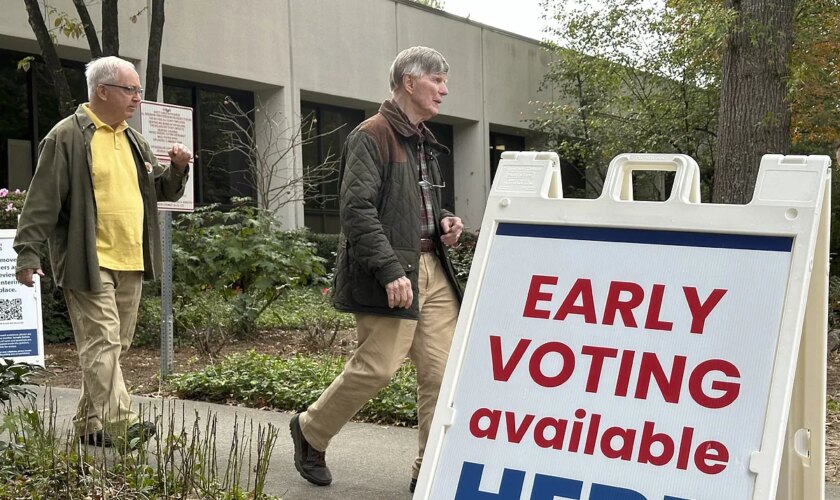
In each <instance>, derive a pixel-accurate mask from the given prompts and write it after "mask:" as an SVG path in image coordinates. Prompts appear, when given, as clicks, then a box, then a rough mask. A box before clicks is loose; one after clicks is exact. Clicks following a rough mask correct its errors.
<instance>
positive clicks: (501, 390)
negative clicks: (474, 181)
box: [415, 153, 831, 500]
mask: <svg viewBox="0 0 840 500" xmlns="http://www.w3.org/2000/svg"><path fill="white" fill-rule="evenodd" d="M830 163H831V162H830V159H829V158H828V157H826V156H807V157H806V156H780V155H767V156H765V157H764V158H763V159H762V161H761V167H760V171H759V175H758V180H757V183H756V188H755V194H754V197H753V200H752V202H751V203H749V204H747V205H717V204H706V203H700V181H699V170H698V168H697V164H696V163H695V162H694V160H692V159H691V158H689V157H687V156H684V155H647V154H645V155H642V154H625V155H621V156H618V157H616V158H615V159H614V160H613V161H612V163H611V164H610V167H609V170H608V173H607V178H606V181H605V187H604V191H603V193H602V195H601V196H600V198H598V199H596V200H583V199H564V198H563V196H562V189H561V188H560V171H559V161H558V158H557V156H556V155H554V154H553V153H505V154H504V155H503V156H502V161H501V163H500V165H499V170H498V174H497V177H496V179H495V182H494V183H493V188H492V190H491V192H490V197H489V200H488V203H487V211H486V213H485V216H484V220H483V224H482V227H481V233H480V237H479V241H478V246H477V249H476V254H475V258H474V262H473V266H472V271H471V274H470V280H469V283H468V285H467V290H466V296H465V299H464V303H463V305H462V308H461V313H460V317H459V320H458V326H457V329H456V333H455V339H454V341H453V345H452V349H451V353H450V358H449V364H448V365H447V367H446V373H445V376H444V380H443V387H442V389H441V393H440V398H439V400H438V406H437V409H436V412H435V417H434V422H433V424H432V431H431V435H430V437H429V441H428V444H427V448H426V454H425V458H424V461H423V468H422V470H421V475H420V478H419V482H418V488H417V493H416V494H415V498H420V499H433V500H447V499H455V500H467V499H469V500H490V499H504V500H520V499H521V500H527V499H530V500H553V499H555V498H562V499H588V500H689V499H690V500H720V499H726V500H771V499H788V500H814V499H822V498H823V497H824V483H823V481H824V465H823V461H824V449H825V433H824V423H825V357H826V353H825V342H826V341H825V335H826V318H827V289H828V227H829V199H830V196H829V189H830ZM638 170H670V171H674V172H675V174H674V180H673V188H672V191H671V194H670V197H669V198H668V199H667V201H664V202H651V201H634V200H633V192H632V177H633V173H634V172H635V171H638Z"/></svg>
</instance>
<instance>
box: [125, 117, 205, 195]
mask: <svg viewBox="0 0 840 500" xmlns="http://www.w3.org/2000/svg"><path fill="white" fill-rule="evenodd" d="M192 111H193V110H192V108H187V107H184V106H175V105H174V104H164V103H161V102H154V101H143V102H142V103H141V104H140V112H139V113H135V115H134V116H133V117H132V119H131V120H129V123H130V124H131V126H132V127H134V128H136V129H137V130H139V131H140V133H141V134H143V137H145V138H146V140H147V141H149V145H150V146H151V147H152V153H154V155H155V157H156V158H157V160H158V161H159V162H160V163H161V164H163V165H168V164H169V150H170V149H171V148H172V145H173V144H174V143H176V142H180V143H181V144H184V145H185V146H187V147H188V148H190V151H193V152H194V151H195V148H194V147H193V114H192ZM138 115H139V117H138ZM193 179H195V175H194V172H193V162H192V161H190V177H189V179H188V180H187V186H186V188H185V189H184V196H182V197H181V199H180V200H178V201H160V202H158V210H170V211H173V212H191V211H193V210H194V208H195V201H194V194H193V193H194V188H193Z"/></svg>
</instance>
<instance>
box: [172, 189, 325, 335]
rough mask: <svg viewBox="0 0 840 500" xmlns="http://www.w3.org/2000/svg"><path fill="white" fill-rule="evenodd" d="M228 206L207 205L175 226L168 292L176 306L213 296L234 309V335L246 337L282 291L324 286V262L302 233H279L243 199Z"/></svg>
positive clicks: (274, 224) (266, 216)
mask: <svg viewBox="0 0 840 500" xmlns="http://www.w3.org/2000/svg"><path fill="white" fill-rule="evenodd" d="M232 201H233V208H232V209H231V210H230V211H228V212H223V211H220V210H219V206H218V205H210V206H207V207H200V208H198V209H196V211H195V212H193V213H190V214H185V215H182V216H181V217H179V218H178V219H177V220H176V221H175V222H174V226H175V228H174V231H173V238H172V255H173V261H174V262H173V287H174V288H175V291H174V295H175V296H176V297H177V298H178V300H179V305H180V306H185V305H186V306H189V305H190V304H192V305H194V304H196V303H200V302H204V301H206V300H207V296H206V292H208V291H210V290H215V291H217V292H218V293H220V294H221V296H222V297H223V298H224V300H225V301H226V302H227V303H229V304H230V305H231V306H232V307H233V312H234V314H233V316H232V317H234V318H235V319H236V321H235V322H234V324H233V329H234V331H235V333H245V334H248V333H253V332H254V331H255V329H256V324H257V319H258V318H259V317H260V315H261V314H262V313H263V312H264V311H265V310H266V309H267V308H268V307H269V306H270V305H271V304H272V303H273V302H275V301H276V300H277V299H279V298H280V297H281V296H282V294H283V293H284V291H285V290H286V289H288V288H294V287H298V286H303V285H309V284H318V283H323V282H324V281H325V280H324V275H325V269H324V260H323V259H321V258H320V257H318V256H317V255H315V249H314V245H313V244H312V243H311V242H309V240H308V239H307V238H306V237H305V236H304V233H302V232H301V231H288V232H283V231H280V230H279V224H278V222H277V221H276V220H275V219H274V217H273V215H272V214H271V213H270V212H268V211H267V210H262V209H258V208H256V207H253V206H251V205H249V203H250V202H249V200H248V199H247V198H234V199H233V200H232Z"/></svg>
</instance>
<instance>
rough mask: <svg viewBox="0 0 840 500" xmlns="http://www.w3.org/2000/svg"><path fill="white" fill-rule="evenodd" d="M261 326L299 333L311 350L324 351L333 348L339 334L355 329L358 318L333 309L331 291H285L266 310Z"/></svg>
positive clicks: (304, 289)
mask: <svg viewBox="0 0 840 500" xmlns="http://www.w3.org/2000/svg"><path fill="white" fill-rule="evenodd" d="M260 325H261V326H264V327H270V328H277V329H281V330H300V331H302V332H304V334H306V336H307V340H308V342H309V344H310V345H311V346H312V347H314V348H316V349H324V348H327V347H330V346H332V345H333V343H334V342H335V340H336V337H337V336H338V332H339V331H341V330H346V329H349V328H355V326H356V319H355V318H354V317H353V315H352V314H348V313H343V312H339V311H336V310H335V308H333V306H332V304H331V303H330V297H329V289H328V288H321V287H307V288H299V289H292V290H289V291H288V292H286V294H285V295H284V296H283V297H282V298H281V299H280V300H278V301H277V302H276V303H275V304H274V305H273V306H272V307H271V308H270V309H269V310H268V311H266V313H265V314H264V315H263V317H262V318H261V320H260Z"/></svg>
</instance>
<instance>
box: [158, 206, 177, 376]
mask: <svg viewBox="0 0 840 500" xmlns="http://www.w3.org/2000/svg"><path fill="white" fill-rule="evenodd" d="M160 225H161V228H160V235H161V246H162V251H163V275H162V276H161V278H160V377H161V378H164V377H168V376H169V375H170V374H172V364H173V362H174V360H175V347H174V338H175V328H174V323H175V320H174V315H173V313H172V212H170V211H169V210H162V211H161V212H160Z"/></svg>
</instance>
